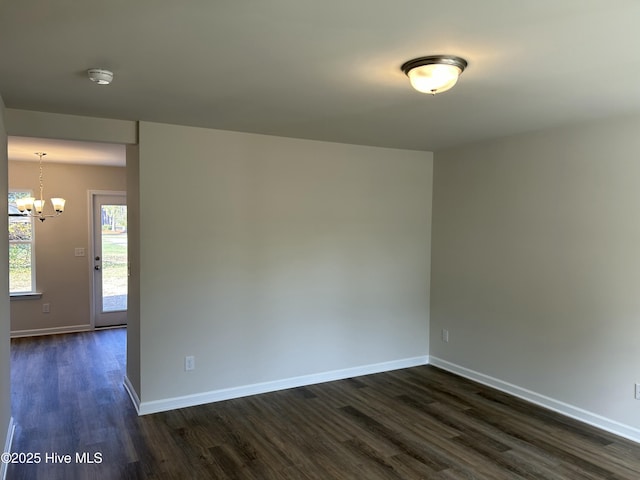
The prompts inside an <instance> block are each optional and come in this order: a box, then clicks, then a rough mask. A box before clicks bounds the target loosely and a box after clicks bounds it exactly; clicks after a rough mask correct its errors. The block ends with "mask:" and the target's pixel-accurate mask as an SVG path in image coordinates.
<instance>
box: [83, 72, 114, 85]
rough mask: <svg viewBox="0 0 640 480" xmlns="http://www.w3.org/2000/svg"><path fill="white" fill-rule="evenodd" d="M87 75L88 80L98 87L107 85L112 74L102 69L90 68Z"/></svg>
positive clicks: (111, 78)
mask: <svg viewBox="0 0 640 480" xmlns="http://www.w3.org/2000/svg"><path fill="white" fill-rule="evenodd" d="M87 75H89V80H91V81H92V82H95V83H97V84H98V85H109V84H110V83H111V81H112V80H113V72H111V71H109V70H105V69H104V68H90V69H89V70H87Z"/></svg>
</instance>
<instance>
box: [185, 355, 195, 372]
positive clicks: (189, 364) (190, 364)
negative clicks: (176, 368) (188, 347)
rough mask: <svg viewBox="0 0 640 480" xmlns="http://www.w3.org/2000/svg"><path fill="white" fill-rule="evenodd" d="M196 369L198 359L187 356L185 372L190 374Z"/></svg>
mask: <svg viewBox="0 0 640 480" xmlns="http://www.w3.org/2000/svg"><path fill="white" fill-rule="evenodd" d="M195 368H196V357H194V356H193V355H187V356H186V357H184V371H185V372H190V371H191V370H195Z"/></svg>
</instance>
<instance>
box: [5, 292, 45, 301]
mask: <svg viewBox="0 0 640 480" xmlns="http://www.w3.org/2000/svg"><path fill="white" fill-rule="evenodd" d="M9 298H10V299H11V301H14V300H40V299H41V298H42V292H25V293H11V294H9Z"/></svg>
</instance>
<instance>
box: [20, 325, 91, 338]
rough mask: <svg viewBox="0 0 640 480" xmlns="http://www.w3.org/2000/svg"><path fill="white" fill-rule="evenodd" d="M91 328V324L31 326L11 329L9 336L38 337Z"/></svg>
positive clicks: (86, 330)
mask: <svg viewBox="0 0 640 480" xmlns="http://www.w3.org/2000/svg"><path fill="white" fill-rule="evenodd" d="M91 330H93V328H92V327H91V325H89V324H86V325H69V326H67V327H51V328H33V329H30V330H12V331H11V338H20V337H39V336H42V335H57V334H59V333H76V332H88V331H91Z"/></svg>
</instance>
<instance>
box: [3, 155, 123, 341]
mask: <svg viewBox="0 0 640 480" xmlns="http://www.w3.org/2000/svg"><path fill="white" fill-rule="evenodd" d="M44 178H45V182H44V186H45V192H44V193H45V197H46V198H50V197H52V196H61V197H64V198H65V199H66V200H67V205H66V207H65V213H64V214H63V215H62V216H60V217H58V218H55V219H48V220H46V221H45V222H44V223H41V222H39V221H36V222H35V238H36V287H37V290H38V291H40V292H42V298H41V299H38V300H12V302H11V330H12V333H13V334H14V335H25V334H34V333H50V332H56V331H65V330H77V329H82V328H88V327H89V325H90V313H91V310H90V288H89V285H90V276H89V275H90V260H91V251H90V246H91V243H90V237H89V225H88V222H89V206H88V203H89V197H88V191H89V190H118V191H126V169H125V168H121V167H95V166H80V165H66V164H55V163H47V162H46V160H45V164H44ZM9 186H10V188H12V189H31V190H32V191H33V192H34V193H37V192H38V191H39V190H38V163H37V162H14V161H10V162H9ZM76 247H82V248H84V249H85V252H86V256H85V257H76V256H75V255H74V251H75V248H76ZM43 303H48V304H50V313H42V304H43Z"/></svg>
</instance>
